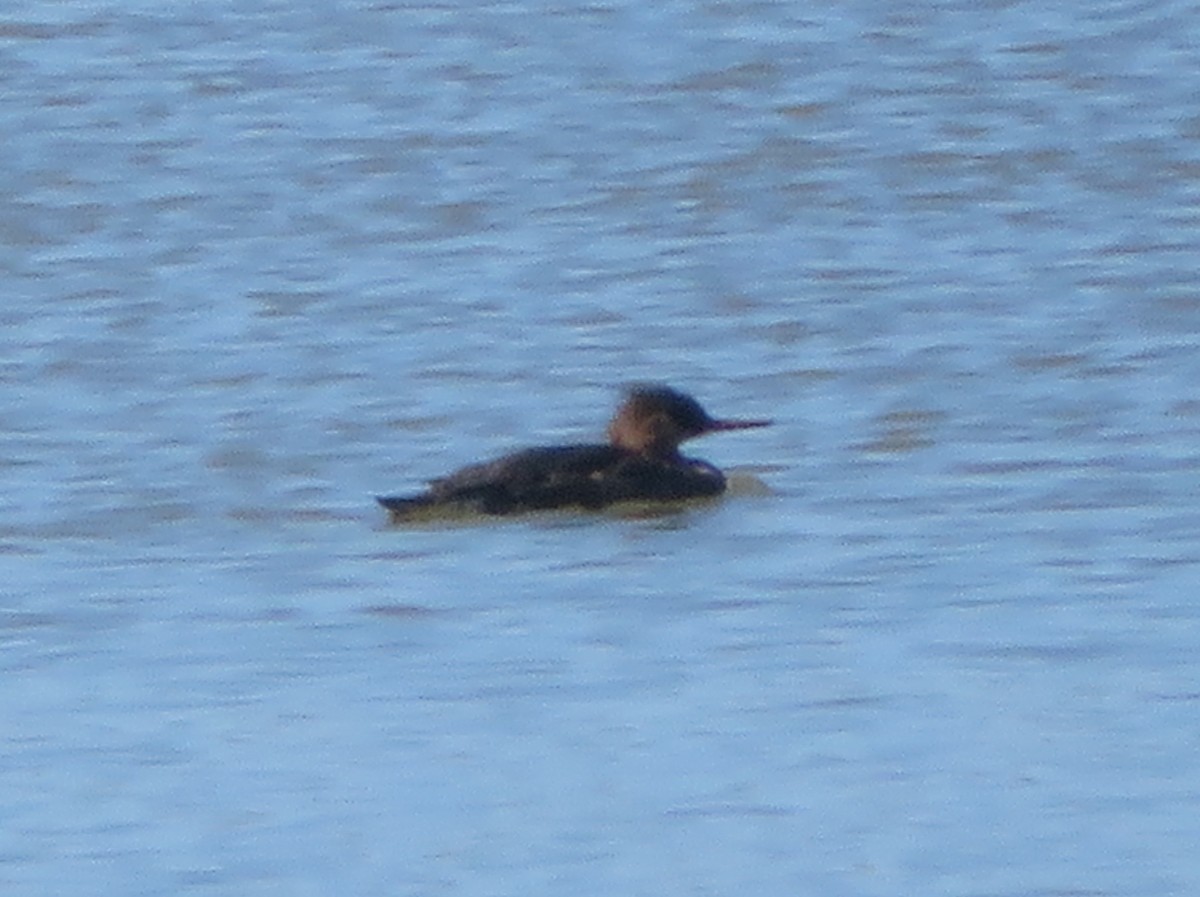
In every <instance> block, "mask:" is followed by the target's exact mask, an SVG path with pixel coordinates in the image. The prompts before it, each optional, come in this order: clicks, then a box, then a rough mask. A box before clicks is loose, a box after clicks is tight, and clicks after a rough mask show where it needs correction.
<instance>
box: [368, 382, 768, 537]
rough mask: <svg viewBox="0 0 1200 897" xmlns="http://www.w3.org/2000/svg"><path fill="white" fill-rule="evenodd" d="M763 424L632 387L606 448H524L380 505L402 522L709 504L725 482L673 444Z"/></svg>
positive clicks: (661, 390) (670, 393)
mask: <svg viewBox="0 0 1200 897" xmlns="http://www.w3.org/2000/svg"><path fill="white" fill-rule="evenodd" d="M767 423H769V422H768V421H761V420H739V421H718V420H714V419H712V418H710V417H709V416H708V415H707V414H706V413H705V412H704V410H703V409H702V408H701V407H700V405H699V404H698V403H697V402H696V401H695V400H694V399H692V398H691V397H690V396H686V395H684V394H683V393H679V392H676V391H675V390H673V389H669V388H667V387H664V386H642V387H635V388H634V389H632V390H631V391H630V393H629V397H628V398H627V400H626V401H625V403H624V404H623V405H622V406H621V408H620V409H619V410H618V412H617V414H616V416H615V417H614V418H613V420H612V422H611V423H610V424H609V428H608V435H609V442H608V443H594V444H591V443H586V444H579V445H561V446H547V447H543V448H532V449H525V450H524V451H519V452H515V453H513V454H511V455H505V456H504V457H502V458H498V459H496V460H494V461H488V462H484V463H483V464H472V465H470V466H468V467H464V468H462V469H461V470H458V471H455V472H454V473H451V474H449V475H448V476H445V477H441V478H439V479H435V480H432V481H431V482H430V484H429V489H428V490H427V491H425V492H423V493H421V494H418V495H413V496H385V497H381V498H379V499H378V501H379V503H380V504H381V505H383V506H384V507H385V508H387V509H388V511H389V513H390V514H391V516H392V519H393V520H395V521H402V520H405V519H408V518H410V517H413V516H416V515H419V514H421V513H422V512H428V511H430V510H436V509H441V508H445V509H447V510H450V509H461V510H467V511H474V512H478V513H484V514H511V513H516V512H521V511H534V510H545V509H550V508H567V507H578V508H584V509H587V510H598V509H600V508H604V507H607V506H609V505H612V504H616V503H619V502H628V501H650V502H657V501H679V500H684V499H689V498H702V497H711V496H715V495H720V494H721V493H722V492H724V491H725V477H724V475H723V474H722V473H721V471H719V470H718V469H717V468H716V467H714V466H713V465H711V464H709V463H708V462H706V461H698V460H695V459H691V458H685V457H684V456H683V455H681V454H680V453H679V443H680V442H682V441H683V440H685V439H690V438H692V437H694V436H700V435H702V434H704V433H710V432H716V431H720V430H739V429H746V428H749V427H760V426H765V425H766V424H767Z"/></svg>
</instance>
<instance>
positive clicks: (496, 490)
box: [430, 444, 625, 514]
mask: <svg viewBox="0 0 1200 897" xmlns="http://www.w3.org/2000/svg"><path fill="white" fill-rule="evenodd" d="M624 455H625V453H624V452H622V451H621V450H620V449H617V448H614V447H613V446H611V445H601V444H596V445H563V446H552V447H549V448H534V449H526V450H525V451H521V452H517V453H515V454H512V455H506V456H504V457H503V458H498V459H496V460H495V461H489V462H486V463H484V464H473V465H471V466H470V467H464V468H462V469H461V470H458V471H455V472H454V473H452V474H450V475H449V476H445V477H442V478H441V479H437V480H434V481H432V482H431V483H430V493H431V495H432V496H433V498H434V500H436V501H438V502H454V503H462V504H465V505H468V506H470V507H473V508H475V509H476V510H479V511H482V512H484V513H485V514H507V513H509V512H511V511H517V510H522V511H523V510H534V509H539V508H560V507H569V506H572V505H577V506H580V507H584V508H599V507H603V506H604V505H605V504H607V503H608V501H610V500H611V499H608V498H607V497H606V494H605V492H606V490H605V489H604V481H605V479H606V476H605V475H606V473H607V472H608V471H611V470H612V469H613V468H614V467H616V466H618V465H620V463H621V461H622V459H623V457H624Z"/></svg>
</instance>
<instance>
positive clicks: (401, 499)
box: [375, 495, 437, 523]
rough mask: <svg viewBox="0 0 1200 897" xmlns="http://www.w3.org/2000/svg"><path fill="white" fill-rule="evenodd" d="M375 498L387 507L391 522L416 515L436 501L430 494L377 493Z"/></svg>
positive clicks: (426, 509)
mask: <svg viewBox="0 0 1200 897" xmlns="http://www.w3.org/2000/svg"><path fill="white" fill-rule="evenodd" d="M375 500H376V501H377V502H379V503H380V504H381V505H383V506H384V507H385V508H387V511H388V514H389V515H391V518H392V523H398V522H400V521H402V520H408V519H410V518H412V517H415V516H418V515H420V514H421V512H423V511H428V510H429V509H430V508H431V507H433V506H434V505H435V504H436V503H437V502H436V500H435V499H434V498H433V496H432V495H379V496H376V497H375Z"/></svg>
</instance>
